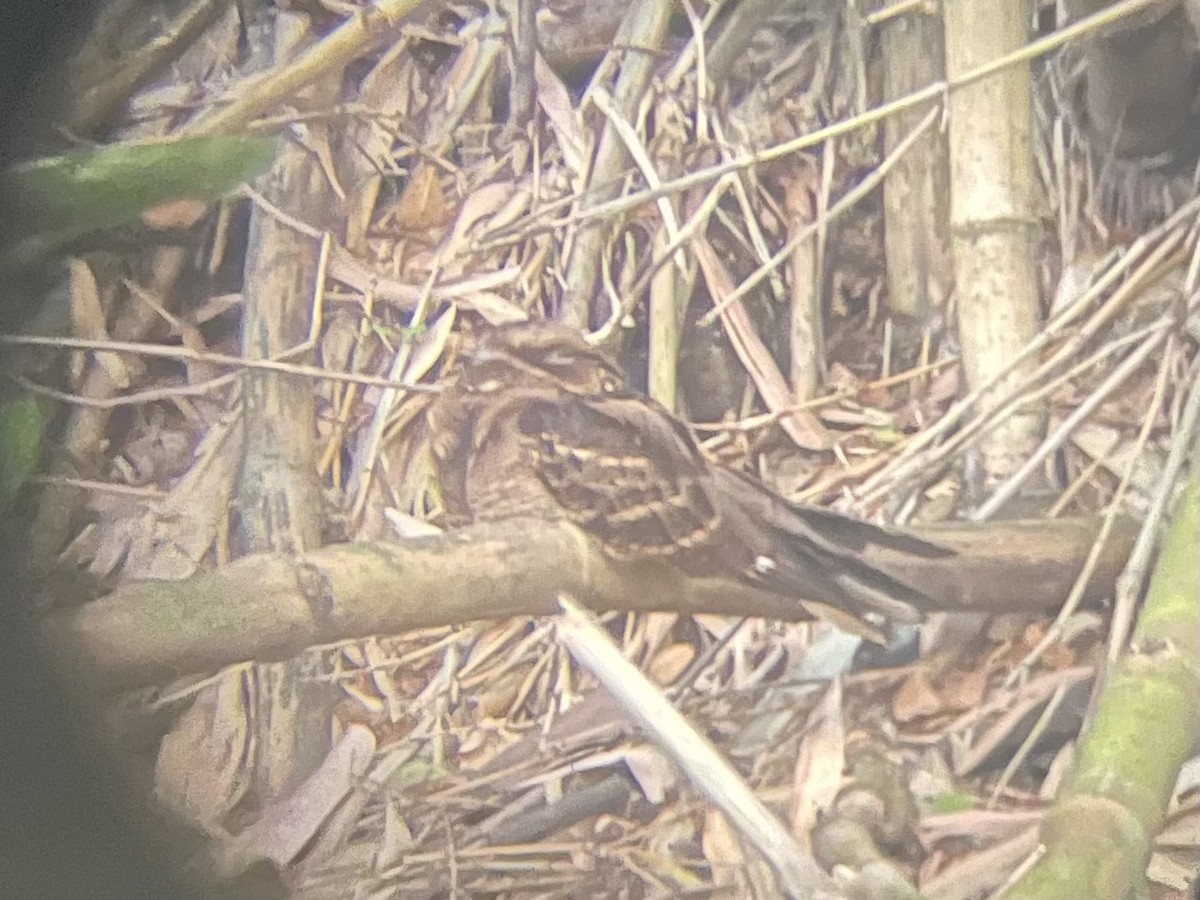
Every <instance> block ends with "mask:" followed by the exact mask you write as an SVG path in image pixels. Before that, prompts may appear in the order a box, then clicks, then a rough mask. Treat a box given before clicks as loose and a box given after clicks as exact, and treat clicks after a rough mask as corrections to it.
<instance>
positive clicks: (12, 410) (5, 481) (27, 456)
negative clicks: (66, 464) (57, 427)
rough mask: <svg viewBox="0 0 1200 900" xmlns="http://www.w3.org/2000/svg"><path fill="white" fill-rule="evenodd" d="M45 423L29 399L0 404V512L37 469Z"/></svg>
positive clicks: (14, 497) (32, 401)
mask: <svg viewBox="0 0 1200 900" xmlns="http://www.w3.org/2000/svg"><path fill="white" fill-rule="evenodd" d="M45 427H46V423H45V420H44V419H43V418H42V411H41V409H40V408H39V407H38V405H37V403H36V402H35V401H34V400H33V399H32V398H30V397H21V398H18V399H16V400H8V401H6V402H4V403H3V404H0V509H3V508H5V507H7V506H9V504H11V503H12V501H13V500H15V499H16V497H17V494H18V493H19V492H20V490H21V488H22V487H24V485H25V483H26V482H27V481H28V480H29V478H30V476H31V475H33V473H34V472H35V471H36V470H37V467H38V463H39V462H40V461H41V456H42V435H43V433H44V431H45Z"/></svg>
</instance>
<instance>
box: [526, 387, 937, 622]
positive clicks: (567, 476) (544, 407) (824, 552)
mask: <svg viewBox="0 0 1200 900" xmlns="http://www.w3.org/2000/svg"><path fill="white" fill-rule="evenodd" d="M519 429H520V431H521V432H522V433H523V434H524V435H525V436H526V439H527V441H528V447H529V448H530V451H531V455H532V459H533V465H534V468H535V471H536V472H537V474H538V476H539V477H540V478H541V479H542V481H543V483H544V484H545V485H546V487H547V488H548V489H549V491H550V492H551V493H552V494H553V495H554V498H555V500H556V502H557V503H558V504H559V505H560V506H561V507H562V508H563V509H564V510H566V511H567V513H568V515H569V516H570V517H571V519H572V520H573V521H574V522H575V523H576V524H578V525H579V526H580V527H582V528H583V529H584V530H586V531H588V532H589V533H590V534H591V535H592V536H593V537H595V538H596V539H597V540H599V542H600V543H601V545H602V546H603V547H604V549H605V550H606V551H607V552H608V553H609V554H610V555H611V556H613V557H616V558H636V557H638V556H645V555H659V556H675V557H677V558H678V560H679V563H680V565H681V566H683V567H684V568H686V569H687V570H688V571H692V572H693V573H694V574H696V575H704V576H714V575H715V576H725V577H730V578H740V579H741V580H743V581H745V582H749V583H752V584H754V585H756V586H758V587H760V588H762V589H764V590H767V591H770V592H771V593H775V594H779V595H781V596H786V597H793V598H796V599H798V600H809V601H815V602H817V603H820V604H825V605H828V606H832V607H837V608H840V609H842V610H844V611H845V612H846V613H848V614H850V615H851V616H862V615H864V614H866V613H879V614H881V615H884V616H886V617H888V618H890V619H893V620H897V621H916V620H919V618H920V615H919V613H918V612H917V610H919V609H921V608H928V606H929V604H928V602H927V598H926V597H925V595H924V594H922V593H921V591H920V590H918V589H916V588H914V587H912V586H910V585H908V584H905V583H904V582H902V581H900V580H898V579H897V578H895V577H893V576H892V575H889V574H888V573H886V572H884V571H882V570H881V569H879V568H877V567H876V566H874V565H872V564H871V563H870V562H868V561H867V560H866V559H865V558H864V556H863V551H864V550H866V549H867V548H868V547H872V546H876V547H881V548H883V549H886V550H888V551H891V552H895V553H900V554H904V555H909V556H918V557H921V558H926V559H933V558H939V557H946V556H951V555H953V551H951V550H948V549H946V548H943V547H940V546H938V545H936V544H932V543H929V542H928V541H925V540H923V539H921V538H918V537H916V536H914V535H910V534H905V533H903V532H899V531H893V530H890V529H885V528H881V527H879V526H877V525H872V524H870V523H869V522H863V521H861V520H858V519H854V518H850V517H848V516H845V515H842V514H840V513H836V512H833V511H831V510H825V509H820V508H817V507H810V506H803V505H800V504H796V503H791V502H789V501H787V500H785V499H783V498H782V497H780V496H779V495H778V494H776V493H774V492H773V491H771V490H770V489H769V488H767V487H766V486H764V485H763V484H762V483H761V482H759V481H757V480H755V479H753V478H750V477H748V476H745V475H742V474H740V473H738V472H735V471H733V470H732V469H728V468H725V467H723V466H719V465H716V464H714V463H711V462H710V461H709V460H707V459H706V458H705V457H704V456H703V454H702V453H701V452H700V450H699V449H698V447H697V446H696V444H695V442H694V441H693V440H692V437H691V435H690V434H689V433H688V431H687V429H686V427H685V426H684V425H683V424H682V423H681V422H680V421H679V420H678V419H676V418H675V417H674V416H672V415H671V414H670V413H668V412H667V411H666V410H665V409H663V408H662V407H660V406H659V405H658V404H656V403H653V402H652V401H648V400H646V399H645V398H644V397H640V396H636V395H630V396H616V395H611V396H605V397H579V396H563V395H560V396H557V397H552V398H540V399H537V400H533V401H530V402H529V403H528V405H527V406H526V407H525V408H524V409H523V410H522V412H521V414H520V419H519Z"/></svg>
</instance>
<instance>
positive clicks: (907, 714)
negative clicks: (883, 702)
mask: <svg viewBox="0 0 1200 900" xmlns="http://www.w3.org/2000/svg"><path fill="white" fill-rule="evenodd" d="M944 709H945V704H944V703H943V702H942V698H941V695H940V694H939V693H938V690H937V688H935V687H934V686H933V683H932V682H931V681H930V680H929V675H928V673H926V672H924V671H917V672H913V673H912V674H911V675H909V676H908V677H907V678H906V679H904V682H903V683H902V684H901V685H900V687H899V689H897V691H896V696H895V697H893V698H892V716H893V717H895V719H896V721H897V722H912V721H914V720H916V719H922V718H926V717H928V716H933V715H937V714H938V713H940V712H942V711H943V710H944Z"/></svg>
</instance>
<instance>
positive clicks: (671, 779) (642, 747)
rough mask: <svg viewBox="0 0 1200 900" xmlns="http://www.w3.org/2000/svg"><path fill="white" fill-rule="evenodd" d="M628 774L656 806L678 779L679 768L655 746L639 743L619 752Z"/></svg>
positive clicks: (661, 801)
mask: <svg viewBox="0 0 1200 900" xmlns="http://www.w3.org/2000/svg"><path fill="white" fill-rule="evenodd" d="M621 758H622V759H623V760H624V762H625V765H626V766H627V767H628V768H629V774H630V775H632V776H633V780H634V781H636V782H637V783H638V787H639V788H641V791H642V793H643V794H644V795H645V797H646V799H647V800H649V801H650V802H651V803H653V804H654V805H656V806H659V805H661V804H662V803H663V802H664V801H665V800H666V799H667V791H669V790H670V789H671V788H673V787H674V786H675V785H676V783H678V781H679V770H678V769H677V768H676V767H675V764H674V763H672V762H671V761H670V760H669V759H667V757H666V756H664V755H663V754H662V753H661V752H660V751H659V750H658V749H657V748H656V747H652V746H650V745H649V744H639V745H637V746H634V747H630V748H628V749H627V750H625V752H624V753H622V754H621Z"/></svg>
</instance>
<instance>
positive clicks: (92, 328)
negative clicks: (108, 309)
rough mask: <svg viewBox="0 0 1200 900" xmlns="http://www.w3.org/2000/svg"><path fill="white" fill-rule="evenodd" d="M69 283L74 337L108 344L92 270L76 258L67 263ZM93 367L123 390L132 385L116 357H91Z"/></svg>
mask: <svg viewBox="0 0 1200 900" xmlns="http://www.w3.org/2000/svg"><path fill="white" fill-rule="evenodd" d="M67 270H68V271H69V272H70V281H71V323H72V333H73V334H74V335H75V337H79V338H86V339H88V340H93V341H106V340H108V324H107V323H106V322H105V319H104V304H103V302H102V301H101V299H100V285H99V284H98V283H97V282H96V275H95V273H93V272H92V267H91V266H89V265H88V264H87V263H86V262H84V261H83V260H82V259H79V258H78V257H71V258H70V259H69V260H68V261H67ZM93 357H94V358H95V360H96V364H97V365H98V366H100V368H102V369H104V371H105V372H106V373H107V374H108V377H109V378H110V379H112V383H113V385H114V386H115V387H117V388H119V389H120V390H125V389H127V388H128V387H129V385H130V384H131V383H132V379H131V377H130V371H129V367H128V366H127V365H126V364H125V361H124V359H123V358H122V357H121V356H120V355H118V354H116V353H101V352H96V353H94V354H93Z"/></svg>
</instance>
